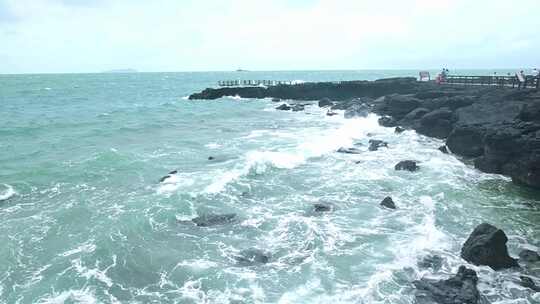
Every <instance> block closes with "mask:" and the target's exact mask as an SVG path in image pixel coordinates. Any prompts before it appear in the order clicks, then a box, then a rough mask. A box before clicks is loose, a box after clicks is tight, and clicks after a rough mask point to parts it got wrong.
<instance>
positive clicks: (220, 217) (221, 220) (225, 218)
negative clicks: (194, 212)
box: [191, 213, 236, 227]
mask: <svg viewBox="0 0 540 304" xmlns="http://www.w3.org/2000/svg"><path fill="white" fill-rule="evenodd" d="M235 219H236V214H235V213H226V214H205V215H201V216H198V217H196V218H194V219H192V220H191V221H192V222H193V223H195V225H197V226H199V227H211V226H218V225H225V224H228V223H231V222H233V221H234V220H235Z"/></svg>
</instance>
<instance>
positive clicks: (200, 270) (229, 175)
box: [0, 71, 540, 304]
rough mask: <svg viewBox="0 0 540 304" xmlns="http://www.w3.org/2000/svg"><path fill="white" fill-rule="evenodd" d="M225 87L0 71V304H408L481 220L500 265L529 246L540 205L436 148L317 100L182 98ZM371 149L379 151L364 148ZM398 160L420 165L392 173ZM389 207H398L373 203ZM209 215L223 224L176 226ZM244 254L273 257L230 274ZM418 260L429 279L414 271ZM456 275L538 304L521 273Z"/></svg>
mask: <svg viewBox="0 0 540 304" xmlns="http://www.w3.org/2000/svg"><path fill="white" fill-rule="evenodd" d="M252 73H253V74H254V75H250V77H253V78H260V79H274V80H287V79H289V80H295V79H303V80H306V81H313V80H338V79H371V78H375V77H381V76H398V75H409V74H411V73H412V74H416V71H411V72H407V71H403V72H401V74H399V73H398V72H396V71H387V72H385V73H383V72H381V71H375V72H373V71H372V72H364V74H362V72H298V73H287V72H283V73H279V72H276V73H267V74H261V75H257V73H256V72H252ZM381 73H383V74H381ZM396 73H397V74H396ZM407 73H409V74H407ZM237 75H238V74H231V75H228V74H219V73H215V74H213V73H197V74H190V73H186V74H182V73H170V74H159V73H156V74H125V75H110V74H106V75H71V76H65V75H50V76H45V75H29V76H0V77H3V78H2V80H3V81H0V92H2V93H1V94H4V95H2V96H0V97H3V102H2V103H0V112H1V113H6V115H5V119H4V120H2V121H1V122H0V136H1V138H2V141H1V142H0V145H1V149H0V229H1V230H2V232H3V233H2V234H0V242H1V243H2V249H0V303H331V302H334V303H414V297H413V296H412V294H413V287H412V284H411V282H412V281H413V280H415V279H418V278H420V277H423V276H427V277H431V278H446V277H448V276H449V275H451V274H452V273H455V272H456V270H457V268H458V267H459V266H460V265H464V264H466V263H465V262H464V261H463V260H461V258H460V257H459V251H460V248H461V244H462V243H463V242H464V240H465V239H466V238H467V236H468V234H469V233H470V232H471V231H472V229H473V228H474V227H475V226H476V225H477V224H479V223H481V222H484V221H488V222H490V223H492V224H494V225H496V226H498V227H500V228H502V229H504V230H505V231H506V232H507V234H508V236H509V239H510V240H509V243H508V245H509V250H510V253H511V255H514V256H517V254H518V252H519V250H520V249H523V248H528V249H532V250H538V246H539V245H540V244H539V243H538V241H537V240H538V239H539V237H540V234H539V229H538V228H539V226H538V225H539V223H540V221H538V215H539V214H540V210H539V208H538V203H539V202H540V200H539V195H538V193H537V192H533V191H528V190H525V189H522V188H519V187H517V186H514V185H512V184H511V182H510V180H509V179H508V178H506V177H502V176H498V175H489V174H484V173H481V172H479V171H477V170H475V169H474V168H472V167H471V166H470V165H468V164H465V163H463V162H461V161H460V160H459V159H458V158H456V157H455V156H453V155H446V154H442V153H441V152H440V151H439V150H438V149H437V148H438V147H439V146H440V145H441V144H442V141H440V140H436V139H430V138H427V137H424V136H420V135H418V134H416V133H415V132H414V131H406V132H404V133H402V134H395V133H394V130H393V129H390V128H384V127H381V126H379V125H378V123H377V119H378V117H377V116H376V115H370V116H368V117H364V118H356V119H350V120H346V119H344V118H343V117H341V115H338V116H332V117H328V116H326V115H325V113H326V112H325V111H324V110H321V109H319V108H318V107H317V106H316V105H314V106H307V107H306V111H304V112H284V111H277V110H275V107H276V106H277V105H279V103H275V102H272V101H271V100H270V99H261V100H249V99H242V98H236V97H227V98H222V99H219V100H215V101H204V102H203V101H190V100H187V99H186V98H183V97H184V96H187V95H188V94H190V93H192V92H194V91H198V90H201V89H203V88H204V87H209V86H213V85H214V84H215V83H216V82H217V80H222V78H227V77H233V78H234V77H238V76H237ZM259 76H260V77H259ZM43 88H51V90H44V89H43ZM284 102H290V101H284ZM103 113H106V114H107V115H104V114H103ZM370 139H380V140H384V141H387V142H388V146H389V147H388V148H381V149H380V150H379V151H369V150H368V147H369V143H368V142H369V140H370ZM340 147H347V148H350V147H355V148H357V149H359V150H360V153H359V154H341V153H336V151H337V150H338V149H339V148H340ZM405 159H413V160H417V161H419V165H420V168H421V169H420V171H418V172H416V173H410V172H403V171H395V170H394V165H395V164H396V163H397V162H399V161H401V160H405ZM173 170H175V171H177V172H176V173H170V174H169V172H172V171H173ZM162 177H166V178H164V179H163V181H162V182H160V179H161V178H162ZM386 196H391V197H392V198H393V200H394V201H395V202H396V204H397V207H398V208H397V209H396V210H388V209H384V208H381V207H380V206H379V203H380V201H381V200H382V199H383V198H384V197H386ZM315 203H324V204H328V205H329V206H331V208H332V211H331V212H326V213H316V212H315V211H314V208H313V204H315ZM208 213H216V214H220V213H235V214H236V215H237V216H236V218H235V220H234V221H233V222H231V223H228V224H226V225H223V226H215V227H197V226H195V225H194V224H193V223H191V222H190V220H191V219H193V218H194V217H196V216H199V215H203V214H208ZM253 248H255V249H258V250H261V251H264V252H266V253H268V254H269V255H270V261H269V263H267V264H264V265H254V266H242V265H239V264H238V263H237V260H236V258H235V257H236V256H237V255H238V254H241V252H242V251H243V250H245V249H253ZM432 254H436V255H439V256H441V257H443V259H444V262H443V264H442V266H441V268H440V269H435V270H434V269H425V268H421V267H419V266H418V260H419V259H421V258H423V257H424V256H426V255H432ZM467 266H468V267H472V268H474V269H475V270H477V272H478V273H479V276H480V285H479V288H480V289H481V291H482V293H483V294H485V295H486V297H487V298H488V299H489V301H490V302H492V303H501V304H502V303H505V304H507V303H538V302H539V297H538V294H535V293H533V292H531V291H530V290H526V289H524V288H521V287H520V286H519V285H518V284H517V280H518V277H519V273H517V272H515V271H514V272H513V271H503V272H494V271H492V270H490V269H488V268H485V267H474V266H471V265H467ZM523 272H525V273H527V275H528V276H530V277H532V278H533V279H535V280H538V279H540V276H539V275H540V269H539V268H538V267H536V266H534V267H525V268H524V269H523Z"/></svg>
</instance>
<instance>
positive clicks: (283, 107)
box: [276, 103, 292, 111]
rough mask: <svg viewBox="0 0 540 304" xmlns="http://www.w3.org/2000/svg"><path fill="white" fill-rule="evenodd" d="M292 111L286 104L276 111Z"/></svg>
mask: <svg viewBox="0 0 540 304" xmlns="http://www.w3.org/2000/svg"><path fill="white" fill-rule="evenodd" d="M290 109H292V108H291V107H290V106H289V105H287V104H285V103H284V104H282V105H280V106H278V107H277V108H276V110H281V111H289V110H290Z"/></svg>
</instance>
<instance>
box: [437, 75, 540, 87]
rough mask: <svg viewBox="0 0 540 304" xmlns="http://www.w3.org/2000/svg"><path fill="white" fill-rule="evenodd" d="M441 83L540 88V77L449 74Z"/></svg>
mask: <svg viewBox="0 0 540 304" xmlns="http://www.w3.org/2000/svg"><path fill="white" fill-rule="evenodd" d="M441 83H443V84H459V85H479V86H504V87H512V88H516V87H517V88H530V89H538V88H539V85H540V78H539V77H537V76H526V77H525V79H524V81H523V82H520V81H519V79H518V78H517V76H465V75H449V76H446V78H445V79H444V80H443V81H442V82H441Z"/></svg>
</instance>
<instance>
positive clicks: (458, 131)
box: [446, 125, 485, 157]
mask: <svg viewBox="0 0 540 304" xmlns="http://www.w3.org/2000/svg"><path fill="white" fill-rule="evenodd" d="M484 133H485V130H484V129H483V127H482V126H474V125H471V126H458V127H456V128H454V130H452V132H450V134H449V135H448V138H447V139H446V145H447V146H448V148H450V150H452V152H454V153H456V154H459V155H463V156H468V157H478V156H480V155H482V154H483V152H484Z"/></svg>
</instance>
